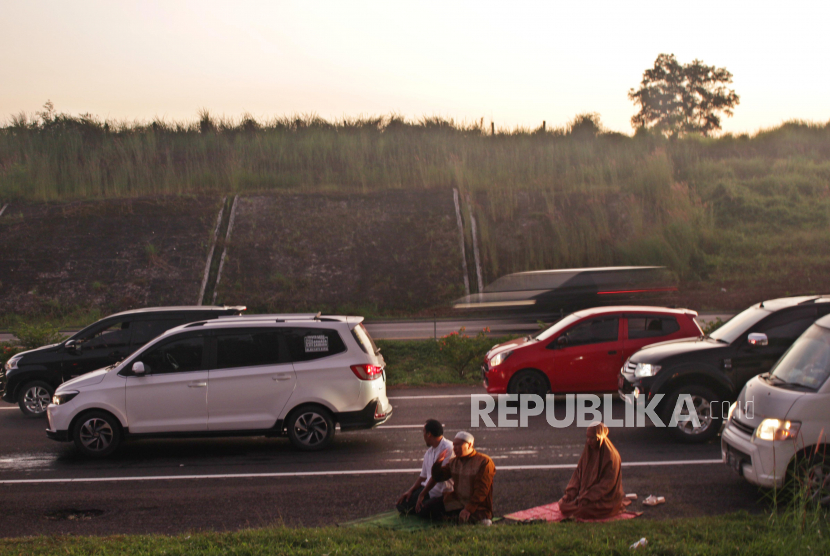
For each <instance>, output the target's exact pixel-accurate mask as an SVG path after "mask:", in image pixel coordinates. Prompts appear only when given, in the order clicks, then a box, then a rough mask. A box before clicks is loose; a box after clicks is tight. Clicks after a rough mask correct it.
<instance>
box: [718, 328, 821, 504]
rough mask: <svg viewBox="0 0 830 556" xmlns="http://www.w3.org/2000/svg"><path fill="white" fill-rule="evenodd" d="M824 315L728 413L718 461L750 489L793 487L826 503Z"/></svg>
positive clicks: (748, 386)
mask: <svg viewBox="0 0 830 556" xmlns="http://www.w3.org/2000/svg"><path fill="white" fill-rule="evenodd" d="M828 377H830V316H826V317H823V318H821V319H819V320H818V321H817V322H816V323H815V324H814V325H812V326H811V327H810V328H808V329H807V331H806V332H804V334H802V335H801V337H799V338H798V340H796V341H795V343H794V344H793V345H792V347H791V348H790V349H789V350H787V352H786V353H785V354H784V356H783V357H782V358H781V359H780V360H779V361H778V362H777V363H776V364H775V366H774V367H773V368H772V371H770V372H769V373H765V374H762V375H759V376H756V377H755V378H752V379H751V380H750V381H749V382H747V384H746V386H744V388H743V390H742V391H741V394H740V396H738V401H737V402H736V403H734V404H732V406H731V407H730V409H729V420H728V422H727V424H726V428H725V429H724V431H723V435H722V437H721V454H722V456H723V461H724V463H726V464H727V465H729V466H730V467H732V468H733V469H734V470H735V471H737V472H738V474H740V475H742V476H743V477H744V478H745V479H746V480H747V481H749V482H750V483H752V484H754V485H758V486H762V487H771V488H781V487H783V486H785V483H786V480H787V477H788V476H789V477H791V478H793V479H795V481H796V482H795V485H794V486H796V488H797V489H799V490H802V489H803V492H802V494H806V495H807V496H809V497H810V498H811V499H812V500H813V501H814V502H820V503H821V504H823V505H825V506H827V505H828V504H830V454H828V453H827V448H828V445H827V435H828V433H830V381H828V380H827V379H828Z"/></svg>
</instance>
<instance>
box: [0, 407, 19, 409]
mask: <svg viewBox="0 0 830 556" xmlns="http://www.w3.org/2000/svg"><path fill="white" fill-rule="evenodd" d="M0 409H20V408H19V407H0Z"/></svg>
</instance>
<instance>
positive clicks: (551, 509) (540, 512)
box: [504, 502, 643, 523]
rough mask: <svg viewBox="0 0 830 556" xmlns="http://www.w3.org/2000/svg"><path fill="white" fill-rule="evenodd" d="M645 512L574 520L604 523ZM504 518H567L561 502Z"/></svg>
mask: <svg viewBox="0 0 830 556" xmlns="http://www.w3.org/2000/svg"><path fill="white" fill-rule="evenodd" d="M642 514H643V512H623V513H621V514H617V515H615V516H614V517H607V518H605V519H574V521H579V522H584V523H603V522H606V521H617V520H619V519H632V518H635V517H637V516H640V515H642ZM504 519H506V520H508V521H516V522H519V523H536V522H540V523H541V522H556V521H563V520H565V519H567V518H566V517H565V516H563V515H562V512H560V511H559V502H554V503H553V504H547V505H545V506H537V507H535V508H530V509H529V510H522V511H520V512H515V513H512V514H507V515H506V516H504Z"/></svg>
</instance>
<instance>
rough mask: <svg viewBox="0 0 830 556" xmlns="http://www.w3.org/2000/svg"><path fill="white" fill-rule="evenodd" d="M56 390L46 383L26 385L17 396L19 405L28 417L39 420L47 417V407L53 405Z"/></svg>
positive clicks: (38, 381)
mask: <svg viewBox="0 0 830 556" xmlns="http://www.w3.org/2000/svg"><path fill="white" fill-rule="evenodd" d="M54 393H55V389H54V388H52V387H51V386H49V384H47V383H46V382H43V381H41V380H36V381H34V382H29V383H28V384H24V385H23V387H22V388H21V389H20V393H19V394H18V395H17V405H19V406H20V411H22V412H23V415H25V416H26V417H31V418H37V417H43V416H44V415H46V406H48V405H49V404H50V403H52V394H54Z"/></svg>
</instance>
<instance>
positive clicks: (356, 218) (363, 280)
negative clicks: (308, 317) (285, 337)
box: [217, 190, 464, 315]
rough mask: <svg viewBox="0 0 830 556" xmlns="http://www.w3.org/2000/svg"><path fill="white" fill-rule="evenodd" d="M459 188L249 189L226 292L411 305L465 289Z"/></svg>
mask: <svg viewBox="0 0 830 556" xmlns="http://www.w3.org/2000/svg"><path fill="white" fill-rule="evenodd" d="M454 211H455V209H454V204H453V200H452V191H450V190H428V191H401V190H393V191H388V192H383V193H373V194H367V195H336V194H303V195H297V194H291V195H289V194H283V195H268V196H256V197H244V198H243V197H240V199H239V207H238V208H237V214H236V222H235V225H234V229H233V233H232V237H231V241H230V246H229V249H228V254H227V260H226V261H225V269H224V271H223V275H222V278H221V280H220V283H219V286H218V288H217V291H218V296H217V301H221V302H222V303H229V304H236V303H242V304H245V305H247V306H248V307H249V308H251V309H252V310H254V311H267V312H287V311H303V312H305V311H308V312H317V311H324V312H326V311H333V312H338V313H354V312H357V313H358V314H369V315H372V314H377V313H379V312H383V313H384V314H396V313H399V314H407V313H411V312H413V311H418V310H424V309H427V308H430V307H436V306H440V305H445V304H447V303H448V302H449V301H451V300H453V299H455V298H456V297H458V296H460V295H463V293H464V292H463V276H462V270H461V255H460V247H459V235H458V228H457V225H456V221H455V212H454Z"/></svg>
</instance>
